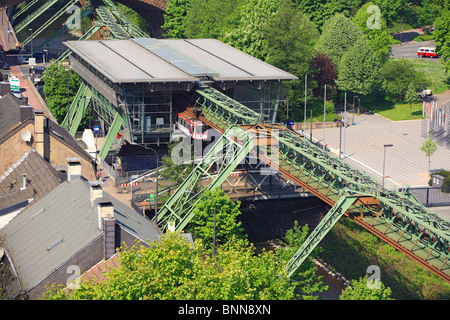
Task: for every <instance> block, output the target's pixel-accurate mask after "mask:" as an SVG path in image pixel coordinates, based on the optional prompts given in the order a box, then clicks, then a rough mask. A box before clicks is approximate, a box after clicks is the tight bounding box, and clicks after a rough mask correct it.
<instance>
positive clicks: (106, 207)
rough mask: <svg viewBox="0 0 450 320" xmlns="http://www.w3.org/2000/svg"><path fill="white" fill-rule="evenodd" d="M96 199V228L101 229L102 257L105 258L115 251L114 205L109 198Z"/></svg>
mask: <svg viewBox="0 0 450 320" xmlns="http://www.w3.org/2000/svg"><path fill="white" fill-rule="evenodd" d="M97 201H98V228H99V230H103V259H105V260H107V259H109V258H110V257H111V256H112V255H114V254H115V253H116V219H115V218H114V205H113V204H112V202H111V201H110V200H107V199H104V198H100V199H97Z"/></svg>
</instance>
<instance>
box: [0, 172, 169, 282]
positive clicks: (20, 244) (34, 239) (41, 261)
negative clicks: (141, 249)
mask: <svg viewBox="0 0 450 320" xmlns="http://www.w3.org/2000/svg"><path fill="white" fill-rule="evenodd" d="M104 196H105V197H108V198H110V199H111V202H112V203H113V204H114V211H115V217H116V222H117V224H118V225H119V226H120V227H121V228H122V229H124V230H126V231H128V232H130V233H131V234H133V235H135V237H137V238H138V239H141V240H150V241H153V240H156V239H157V237H158V236H159V235H160V234H161V232H160V231H159V230H158V229H157V227H156V226H155V225H154V223H153V222H151V221H150V220H148V219H147V218H145V217H143V216H142V215H141V214H139V213H137V212H136V211H134V210H133V209H131V208H130V207H128V206H126V205H125V204H123V203H121V202H120V201H118V200H117V199H115V198H113V197H111V196H110V195H108V194H107V193H106V192H104ZM97 215H98V208H97V206H94V207H92V206H91V201H90V184H89V182H88V181H86V180H84V179H83V178H79V179H76V180H74V181H72V182H70V183H69V182H67V181H66V182H63V183H62V184H60V185H59V186H58V187H56V188H55V189H54V190H53V191H52V192H50V193H48V194H47V195H46V196H44V197H43V198H42V199H41V200H40V201H38V202H36V203H34V204H32V205H31V206H29V207H28V208H27V209H26V210H24V211H23V212H22V213H20V214H19V215H18V216H17V217H15V218H14V219H13V220H12V221H11V222H10V223H9V224H8V225H6V226H5V227H4V228H3V229H1V230H0V245H1V246H3V247H5V248H6V249H7V251H8V253H9V255H10V256H11V258H12V260H13V261H14V266H15V269H16V271H17V273H18V275H19V278H20V280H21V283H22V285H23V286H24V288H25V289H31V288H33V287H34V286H36V285H37V284H38V283H39V282H41V281H42V280H44V279H45V278H46V277H47V276H49V275H50V274H51V273H52V272H53V271H54V270H56V269H57V268H58V267H59V266H60V265H62V264H63V263H65V262H67V261H68V260H70V258H71V257H72V256H73V255H74V254H76V253H77V252H79V251H80V250H81V249H84V248H86V247H87V246H89V244H90V243H91V242H92V241H93V240H95V239H97V238H98V237H100V236H102V235H103V231H100V230H99V229H98V218H97Z"/></svg>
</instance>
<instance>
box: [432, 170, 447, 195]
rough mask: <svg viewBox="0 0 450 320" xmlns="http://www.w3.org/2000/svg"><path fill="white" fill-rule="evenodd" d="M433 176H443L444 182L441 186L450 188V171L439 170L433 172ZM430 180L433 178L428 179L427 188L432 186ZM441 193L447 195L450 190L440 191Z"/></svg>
mask: <svg viewBox="0 0 450 320" xmlns="http://www.w3.org/2000/svg"><path fill="white" fill-rule="evenodd" d="M433 175H440V176H443V177H444V181H443V183H442V186H443V187H444V188H450V171H447V170H444V169H441V170H439V171H436V172H434V173H433ZM432 179H433V178H432V177H430V180H428V185H429V186H432V185H433V181H432ZM442 191H443V192H447V193H448V192H450V189H449V190H442Z"/></svg>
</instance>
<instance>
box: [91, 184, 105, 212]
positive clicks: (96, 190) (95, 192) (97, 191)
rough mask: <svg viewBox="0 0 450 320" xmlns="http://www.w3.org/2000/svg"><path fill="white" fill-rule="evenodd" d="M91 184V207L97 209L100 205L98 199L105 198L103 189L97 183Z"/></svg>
mask: <svg viewBox="0 0 450 320" xmlns="http://www.w3.org/2000/svg"><path fill="white" fill-rule="evenodd" d="M90 183H91V207H92V208H93V207H95V206H96V204H97V203H98V199H101V198H102V197H103V188H102V186H101V184H100V183H98V182H97V181H94V182H90Z"/></svg>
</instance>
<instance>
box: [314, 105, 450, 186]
mask: <svg viewBox="0 0 450 320" xmlns="http://www.w3.org/2000/svg"><path fill="white" fill-rule="evenodd" d="M352 117H353V116H352V114H348V115H347V118H348V119H349V123H351V122H352V121H351V120H352ZM355 123H356V124H355V125H350V126H349V127H347V128H346V130H344V128H342V152H343V151H344V142H345V154H346V158H345V161H346V162H347V163H349V164H350V165H352V166H354V167H356V168H358V169H359V170H361V171H364V172H366V173H367V174H369V175H370V176H372V177H373V178H374V179H376V180H377V181H379V182H382V175H383V174H382V172H383V162H384V149H385V148H384V144H393V147H388V148H386V161H385V181H384V182H385V187H387V188H394V187H399V186H405V185H409V186H425V185H428V173H427V171H428V158H427V157H426V156H425V153H424V152H422V151H421V150H420V148H421V146H422V144H423V142H424V141H425V140H426V139H425V138H423V137H422V136H421V123H422V120H407V121H391V120H389V119H386V118H384V117H382V116H379V115H377V114H373V115H367V114H364V115H359V116H358V115H355ZM344 133H345V139H344ZM308 134H309V132H307V136H308ZM339 136H340V128H327V129H325V143H326V144H327V145H328V146H329V147H330V148H331V149H332V151H334V153H335V154H336V155H338V154H339V153H338V149H339ZM322 140H323V129H318V130H313V141H315V142H316V141H322ZM431 169H445V170H450V149H448V148H445V147H440V146H438V150H437V151H436V152H435V153H434V154H433V155H432V157H431Z"/></svg>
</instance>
